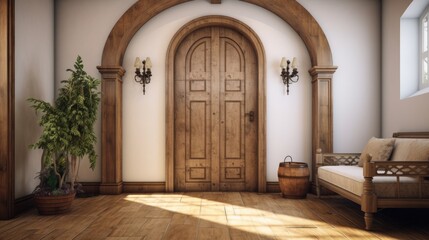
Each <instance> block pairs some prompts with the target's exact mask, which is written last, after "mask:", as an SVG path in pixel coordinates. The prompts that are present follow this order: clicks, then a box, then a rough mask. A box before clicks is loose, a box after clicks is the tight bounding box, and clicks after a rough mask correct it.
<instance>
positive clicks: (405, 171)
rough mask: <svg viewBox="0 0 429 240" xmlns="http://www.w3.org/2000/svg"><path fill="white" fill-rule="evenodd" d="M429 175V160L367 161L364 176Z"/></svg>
mask: <svg viewBox="0 0 429 240" xmlns="http://www.w3.org/2000/svg"><path fill="white" fill-rule="evenodd" d="M375 176H395V177H405V176H407V177H429V161H368V162H364V177H375Z"/></svg>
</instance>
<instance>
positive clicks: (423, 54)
mask: <svg viewBox="0 0 429 240" xmlns="http://www.w3.org/2000/svg"><path fill="white" fill-rule="evenodd" d="M425 18H426V34H424V24H423V20H424V19H425ZM425 35H426V51H424V49H425V46H424V37H425ZM419 57H420V58H419V63H420V64H419V79H418V81H419V84H418V90H419V91H420V90H423V89H426V88H429V6H427V7H426V8H425V10H424V11H423V12H422V14H421V15H420V17H419ZM425 59H426V80H425V79H424V75H425V72H424V69H425V68H424V67H425Z"/></svg>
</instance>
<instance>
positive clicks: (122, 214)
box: [0, 192, 429, 240]
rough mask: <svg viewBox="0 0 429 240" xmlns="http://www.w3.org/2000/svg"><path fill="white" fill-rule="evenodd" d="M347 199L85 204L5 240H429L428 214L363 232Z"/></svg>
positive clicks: (9, 229) (17, 222) (110, 199)
mask: <svg viewBox="0 0 429 240" xmlns="http://www.w3.org/2000/svg"><path fill="white" fill-rule="evenodd" d="M363 227H364V221H363V214H362V212H361V211H360V208H359V206H358V205H356V204H354V203H352V202H350V201H348V200H346V199H343V198H341V197H323V198H321V199H317V198H315V197H314V196H312V195H309V196H308V197H307V199H302V200H292V199H284V198H282V197H281V196H280V194H257V193H237V192H231V193H224V192H221V193H174V194H122V195H117V196H97V197H91V198H77V199H76V200H75V201H74V203H73V207H72V210H71V212H70V213H68V214H64V215H60V216H39V215H38V214H37V211H36V210H32V211H29V212H26V213H24V214H21V215H20V216H18V217H16V218H15V219H12V220H8V221H0V239H180V240H187V239H216V240H223V239H300V240H302V239H429V210H428V209H385V210H381V211H380V212H379V213H377V214H376V219H375V223H374V228H375V229H374V231H371V232H368V231H365V230H363Z"/></svg>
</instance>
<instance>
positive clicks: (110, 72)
mask: <svg viewBox="0 0 429 240" xmlns="http://www.w3.org/2000/svg"><path fill="white" fill-rule="evenodd" d="M188 1H190V0H158V1H149V0H139V1H138V2H136V3H135V4H134V5H133V6H131V7H130V8H129V9H128V10H127V11H126V12H125V13H124V15H123V16H122V17H121V18H120V19H119V20H118V22H117V23H116V24H115V26H114V27H113V29H112V31H111V32H110V34H109V37H108V38H107V41H106V44H105V46H104V50H103V56H102V61H101V62H102V63H101V66H99V67H98V69H99V71H100V73H101V75H102V78H103V81H102V92H103V95H102V104H101V108H102V130H101V132H102V133H101V138H102V139H101V165H102V169H101V171H102V172H101V185H100V192H101V193H103V194H119V193H121V192H122V76H123V74H124V72H125V71H124V69H123V67H122V60H123V56H124V54H125V50H126V48H127V46H128V44H129V42H130V41H131V39H132V37H133V36H134V34H135V33H136V32H137V31H138V30H139V29H140V28H141V27H142V26H143V25H144V24H145V23H146V22H147V21H149V20H150V19H151V18H152V17H154V16H156V15H157V14H159V13H160V12H162V11H164V10H166V9H168V8H170V7H173V6H176V5H178V4H181V3H184V2H188ZM243 1H244V2H248V3H251V4H255V5H258V6H260V7H263V8H265V9H267V10H268V11H271V12H272V13H274V14H276V15H277V16H279V17H280V18H282V19H283V20H284V21H285V22H286V23H288V24H289V25H290V26H291V27H292V28H293V29H294V30H295V31H296V32H297V33H298V35H299V36H300V37H301V39H302V40H303V42H304V44H305V45H306V47H307V50H308V52H309V55H310V59H311V63H312V68H311V69H309V72H310V74H311V76H312V142H313V143H312V156H313V168H314V167H315V164H314V161H315V153H316V149H318V148H321V149H322V151H323V152H331V151H332V142H333V139H332V97H331V96H332V92H331V80H332V76H333V73H334V72H335V70H336V67H335V66H333V65H332V54H331V49H330V46H329V43H328V41H327V39H326V36H325V34H324V32H323V30H322V29H321V28H320V26H319V24H318V23H317V21H316V20H315V19H314V18H313V16H312V15H311V14H310V13H309V12H308V11H307V10H306V9H305V8H304V7H303V6H301V5H300V4H299V3H298V2H297V1H296V0H243ZM167 90H168V89H167ZM263 94H264V93H263ZM166 114H167V116H166V117H167V118H169V117H171V116H169V115H168V114H171V113H168V112H167V113H166ZM258 131H261V130H260V129H258ZM172 144H173V142H171V141H169V140H167V142H166V145H167V151H168V149H169V148H171V146H172ZM167 154H168V153H167ZM258 154H265V153H261V152H260V153H258ZM263 157H264V158H265V156H263ZM170 170H171V169H167V171H170ZM313 172H314V171H313ZM167 177H169V176H167ZM172 181H173V179H166V183H167V184H168V183H169V182H172ZM166 190H169V188H168V186H167V185H166ZM259 191H260V192H265V186H259Z"/></svg>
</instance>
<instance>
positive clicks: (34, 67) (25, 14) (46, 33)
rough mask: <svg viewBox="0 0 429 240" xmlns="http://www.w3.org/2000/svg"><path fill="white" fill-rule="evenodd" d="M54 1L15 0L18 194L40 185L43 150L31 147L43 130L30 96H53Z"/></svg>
mask: <svg viewBox="0 0 429 240" xmlns="http://www.w3.org/2000/svg"><path fill="white" fill-rule="evenodd" d="M53 46H54V1H53V0H39V1H31V0H15V197H16V198H19V197H22V196H25V195H28V194H30V193H31V192H32V191H33V190H34V188H35V186H36V185H37V182H38V181H37V179H35V177H36V176H37V172H38V171H40V157H41V155H42V151H41V150H32V149H30V148H29V145H30V144H32V143H34V142H35V141H36V140H37V139H38V137H39V136H40V133H41V128H40V127H39V125H38V121H39V117H38V116H36V114H35V112H34V110H33V109H32V108H30V104H29V102H28V101H27V99H28V98H30V97H31V98H38V99H42V100H45V101H48V102H53V99H54V47H53Z"/></svg>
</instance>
